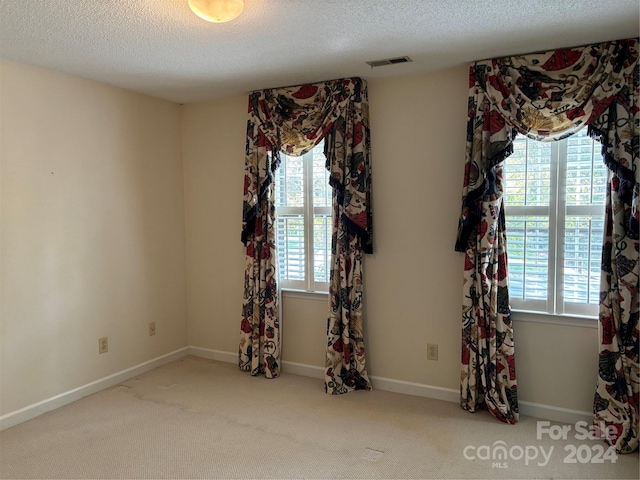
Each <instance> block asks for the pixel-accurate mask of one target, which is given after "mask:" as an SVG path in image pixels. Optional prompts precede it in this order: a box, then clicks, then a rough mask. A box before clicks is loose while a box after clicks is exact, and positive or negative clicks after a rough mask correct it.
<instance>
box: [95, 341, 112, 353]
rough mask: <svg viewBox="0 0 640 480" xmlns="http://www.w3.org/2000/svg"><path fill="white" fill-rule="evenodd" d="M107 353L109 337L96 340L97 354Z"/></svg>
mask: <svg viewBox="0 0 640 480" xmlns="http://www.w3.org/2000/svg"><path fill="white" fill-rule="evenodd" d="M108 351H109V337H102V338H99V339H98V354H101V353H107V352H108Z"/></svg>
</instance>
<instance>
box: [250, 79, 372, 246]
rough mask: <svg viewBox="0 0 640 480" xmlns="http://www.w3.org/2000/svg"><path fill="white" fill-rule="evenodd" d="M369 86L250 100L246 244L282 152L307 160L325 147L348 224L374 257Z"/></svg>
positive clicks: (341, 85) (326, 86)
mask: <svg viewBox="0 0 640 480" xmlns="http://www.w3.org/2000/svg"><path fill="white" fill-rule="evenodd" d="M362 95H363V80H362V79H360V78H345V79H340V80H332V81H328V82H322V83H317V84H308V85H302V86H296V87H283V88H274V89H267V90H260V91H256V92H252V93H251V94H250V96H249V122H248V126H247V128H248V131H247V137H248V138H247V151H246V156H247V162H246V167H245V194H244V208H243V219H242V223H243V224H242V241H243V243H245V244H246V243H247V239H248V237H249V235H250V234H251V233H253V232H254V231H255V218H256V213H257V210H258V204H259V199H260V197H261V196H263V195H264V193H265V192H266V190H267V188H268V186H269V185H270V184H271V183H272V182H273V172H275V170H276V169H277V168H278V165H279V163H280V152H284V153H286V154H289V155H303V154H304V153H306V152H308V151H309V150H311V149H312V148H313V147H314V146H315V145H316V144H317V143H319V142H320V141H321V140H322V139H324V138H327V139H328V140H329V141H326V142H325V156H326V158H327V168H328V169H329V172H330V179H329V183H330V185H331V186H332V187H333V188H335V189H337V191H338V193H339V203H340V204H341V205H342V207H343V212H342V215H343V217H344V218H343V221H344V222H345V223H346V224H347V225H348V227H349V229H350V230H351V231H352V233H354V234H356V235H358V236H360V237H361V240H362V245H363V249H364V252H365V253H372V240H373V238H372V215H371V172H370V166H369V161H368V160H369V159H368V157H367V156H365V153H366V152H368V146H367V145H365V142H368V135H366V134H365V129H368V124H365V120H364V119H365V118H368V111H367V112H365V111H364V110H365V109H367V108H368V103H367V102H366V101H365V102H363V98H362Z"/></svg>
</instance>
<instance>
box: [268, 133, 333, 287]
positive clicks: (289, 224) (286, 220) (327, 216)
mask: <svg viewBox="0 0 640 480" xmlns="http://www.w3.org/2000/svg"><path fill="white" fill-rule="evenodd" d="M323 149H324V142H321V143H319V144H318V145H316V147H314V148H313V150H311V151H310V152H308V153H307V154H305V155H303V156H300V157H293V156H288V155H284V154H282V158H281V159H282V162H281V164H280V168H278V170H277V171H276V219H277V243H278V268H279V277H280V279H279V281H280V286H281V287H282V288H290V289H296V290H307V291H321V292H326V291H328V290H329V266H330V261H331V228H332V227H331V225H332V224H331V195H332V192H331V187H330V186H329V172H328V171H327V170H326V168H325V163H326V159H325V156H324V153H323Z"/></svg>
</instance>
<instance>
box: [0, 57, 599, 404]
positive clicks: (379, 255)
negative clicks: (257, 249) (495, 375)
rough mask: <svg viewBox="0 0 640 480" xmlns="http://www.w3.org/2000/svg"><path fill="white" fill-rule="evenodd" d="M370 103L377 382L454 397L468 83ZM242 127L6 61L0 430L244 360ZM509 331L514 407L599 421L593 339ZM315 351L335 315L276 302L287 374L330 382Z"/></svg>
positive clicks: (451, 80)
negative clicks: (73, 397)
mask: <svg viewBox="0 0 640 480" xmlns="http://www.w3.org/2000/svg"><path fill="white" fill-rule="evenodd" d="M369 94H370V105H371V129H372V147H373V165H374V199H373V200H374V209H375V254H373V255H371V256H368V257H367V258H366V261H365V282H366V283H365V314H366V318H365V328H366V333H365V336H366V346H367V364H368V368H369V372H370V373H371V374H372V375H374V376H378V377H386V378H391V379H396V380H404V381H409V382H416V383H422V384H427V385H434V386H440V387H446V388H452V389H457V388H458V379H459V363H460V361H459V355H460V321H459V320H460V303H461V302H460V295H461V268H462V257H461V254H458V253H455V252H454V251H453V243H454V240H455V234H456V228H457V217H458V212H459V202H460V191H461V183H462V157H463V153H464V131H465V121H466V118H465V117H466V111H465V109H466V102H467V99H466V95H467V72H466V68H456V69H451V70H447V71H442V72H437V73H432V74H426V75H418V76H411V77H404V78H395V79H377V80H372V81H370V82H369ZM246 111H247V99H246V96H238V97H231V98H226V99H222V100H216V101H211V102H201V103H194V104H189V105H184V106H182V107H179V106H178V105H175V104H172V103H170V102H164V101H160V100H156V99H152V98H149V97H145V96H142V95H139V94H135V93H131V92H126V91H124V90H120V89H116V88H113V87H109V86H106V85H102V84H99V83H95V82H91V81H87V80H83V79H80V78H77V77H72V76H68V75H64V74H60V73H56V72H52V71H47V70H42V69H37V68H33V67H27V66H24V65H19V64H15V63H12V62H7V61H2V62H1V63H0V160H1V167H2V168H1V177H0V178H1V181H0V187H1V191H0V193H1V197H0V201H1V209H2V210H1V238H0V240H1V244H0V261H1V265H0V281H1V284H0V295H1V297H0V300H1V306H0V308H1V310H0V314H1V316H0V415H2V414H4V413H7V412H12V411H15V410H16V409H19V408H22V407H25V406H28V405H30V404H33V403H35V402H39V401H42V400H46V399H47V398H50V397H52V396H54V395H57V394H60V393H63V392H66V391H69V390H71V389H73V388H76V387H79V386H82V385H85V384H87V383H89V382H91V381H94V380H97V379H100V378H103V377H105V376H107V375H110V374H112V373H115V372H119V371H121V370H124V369H126V368H129V367H131V366H134V365H137V364H139V363H141V362H144V361H146V360H150V359H152V358H156V357H158V356H160V355H163V354H165V353H169V352H171V351H174V350H176V349H179V348H181V347H184V346H186V345H192V346H195V347H202V348H207V349H213V350H219V351H223V352H229V353H232V354H235V352H237V345H238V338H239V335H238V328H239V320H240V309H241V302H242V284H243V275H244V274H243V269H244V250H243V247H242V244H241V243H240V227H241V210H242V182H243V158H244V142H245V122H246ZM183 175H184V188H183ZM185 232H186V233H185ZM185 252H186V263H185ZM185 267H186V272H187V273H186V275H185ZM187 305H188V308H187ZM187 316H188V324H187ZM151 321H155V322H156V324H157V332H158V333H157V335H156V336H154V337H149V336H148V334H147V324H148V323H149V322H151ZM515 328H516V342H517V354H516V361H517V368H518V376H519V384H520V385H519V386H520V399H521V400H524V401H529V402H535V403H541V404H547V405H554V406H559V407H565V408H572V409H577V410H583V411H588V410H590V408H591V402H592V395H593V393H592V392H593V385H594V380H595V375H596V368H597V330H596V329H593V328H580V327H573V326H559V325H548V324H539V323H526V322H519V321H517V320H516V325H515ZM325 334H326V297H319V298H311V299H309V298H300V297H295V296H286V295H285V298H284V300H283V340H284V344H283V358H284V360H286V361H289V362H297V363H302V364H308V365H316V366H321V365H322V364H323V361H324V343H325ZM101 336H109V342H110V351H109V353H107V354H105V355H97V339H98V337H101ZM427 343H437V344H438V345H439V357H440V358H439V360H438V361H437V362H433V361H427V360H426V344H427ZM374 386H375V385H374Z"/></svg>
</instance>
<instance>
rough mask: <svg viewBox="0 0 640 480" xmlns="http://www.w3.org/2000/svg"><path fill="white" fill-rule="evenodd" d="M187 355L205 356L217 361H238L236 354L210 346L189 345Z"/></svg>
mask: <svg viewBox="0 0 640 480" xmlns="http://www.w3.org/2000/svg"><path fill="white" fill-rule="evenodd" d="M189 355H193V356H194V357H200V358H207V359H209V360H218V361H219V362H226V363H235V364H237V363H238V354H237V353H231V352H224V351H222V350H212V349H210V348H202V347H189Z"/></svg>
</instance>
